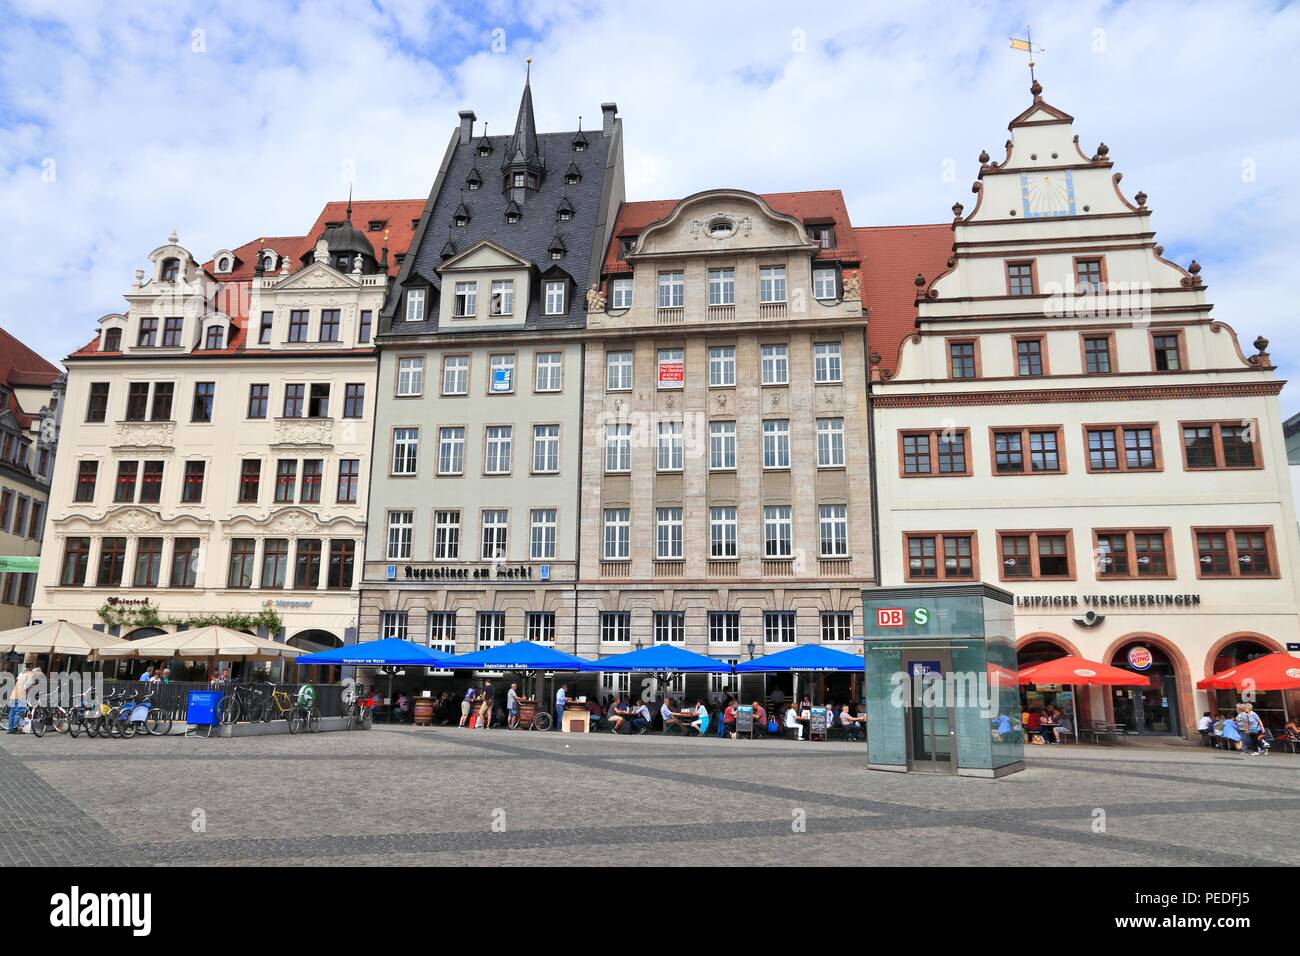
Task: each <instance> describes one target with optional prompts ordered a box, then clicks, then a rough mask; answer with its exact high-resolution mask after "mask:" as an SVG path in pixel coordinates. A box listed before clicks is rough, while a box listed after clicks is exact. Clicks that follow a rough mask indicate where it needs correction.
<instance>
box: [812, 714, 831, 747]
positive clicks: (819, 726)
mask: <svg viewBox="0 0 1300 956" xmlns="http://www.w3.org/2000/svg"><path fill="white" fill-rule="evenodd" d="M828 716H829V714H828V712H827V710H826V708H825V707H814V708H813V709H812V713H811V714H810V715H809V717H808V737H809V739H815V738H818V737H820V738H821V739H822V740H825V739H826V723H827V718H828Z"/></svg>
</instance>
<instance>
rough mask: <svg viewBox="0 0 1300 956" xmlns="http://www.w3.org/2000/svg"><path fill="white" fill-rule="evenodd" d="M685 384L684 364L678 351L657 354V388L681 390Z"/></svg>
mask: <svg viewBox="0 0 1300 956" xmlns="http://www.w3.org/2000/svg"><path fill="white" fill-rule="evenodd" d="M685 383H686V363H685V362H684V361H683V358H682V353H681V352H680V351H675V350H669V351H665V352H660V353H659V387H660V388H682V387H684V385H685Z"/></svg>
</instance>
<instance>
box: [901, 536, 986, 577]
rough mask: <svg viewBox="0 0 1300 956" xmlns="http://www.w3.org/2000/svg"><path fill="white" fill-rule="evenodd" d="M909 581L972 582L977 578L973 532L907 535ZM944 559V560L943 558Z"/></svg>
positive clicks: (907, 574) (905, 538) (905, 537)
mask: <svg viewBox="0 0 1300 956" xmlns="http://www.w3.org/2000/svg"><path fill="white" fill-rule="evenodd" d="M904 540H905V542H906V545H907V569H906V574H905V577H906V579H907V580H908V581H970V580H973V579H974V577H975V561H974V553H975V547H974V542H975V537H974V535H973V534H972V533H971V532H969V531H959V532H946V533H931V532H919V533H914V534H907V535H905V536H904ZM940 555H942V556H943V559H942V560H940V559H939V556H940Z"/></svg>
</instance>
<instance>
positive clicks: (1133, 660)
mask: <svg viewBox="0 0 1300 956" xmlns="http://www.w3.org/2000/svg"><path fill="white" fill-rule="evenodd" d="M1153 663H1155V658H1154V657H1153V656H1152V655H1151V649H1150V648H1147V647H1143V646H1142V645H1141V644H1134V645H1133V646H1132V647H1130V648H1129V649H1128V666H1129V667H1131V668H1133V669H1134V670H1135V671H1144V670H1146V669H1147V668H1149V667H1150V666H1151V665H1152V664H1153Z"/></svg>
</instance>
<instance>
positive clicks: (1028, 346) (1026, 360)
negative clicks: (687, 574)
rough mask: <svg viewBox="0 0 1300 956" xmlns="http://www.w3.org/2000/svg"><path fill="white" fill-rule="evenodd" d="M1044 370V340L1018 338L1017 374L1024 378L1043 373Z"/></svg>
mask: <svg viewBox="0 0 1300 956" xmlns="http://www.w3.org/2000/svg"><path fill="white" fill-rule="evenodd" d="M1043 371H1044V363H1043V340H1042V339H1041V338H1033V339H1016V374H1017V375H1019V376H1021V377H1022V378H1033V377H1035V376H1038V375H1042V374H1043Z"/></svg>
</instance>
